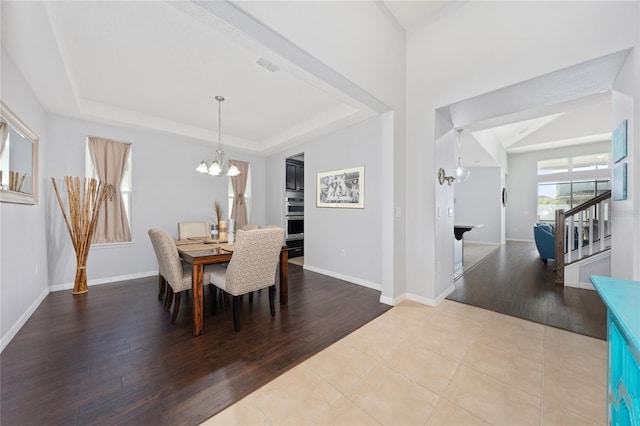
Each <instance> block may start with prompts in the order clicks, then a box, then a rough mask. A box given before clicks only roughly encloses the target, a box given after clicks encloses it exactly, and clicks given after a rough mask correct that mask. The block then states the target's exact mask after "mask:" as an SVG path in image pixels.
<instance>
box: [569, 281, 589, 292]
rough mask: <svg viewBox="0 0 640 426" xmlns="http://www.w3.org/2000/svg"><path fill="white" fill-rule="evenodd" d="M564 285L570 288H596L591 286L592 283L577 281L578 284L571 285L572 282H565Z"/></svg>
mask: <svg viewBox="0 0 640 426" xmlns="http://www.w3.org/2000/svg"><path fill="white" fill-rule="evenodd" d="M565 287H571V288H581V289H584V290H593V291H595V290H596V288H595V287H594V286H593V284H591V283H583V282H581V283H578V285H573V284H565Z"/></svg>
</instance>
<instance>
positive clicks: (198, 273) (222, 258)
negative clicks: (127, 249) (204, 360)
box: [177, 242, 289, 337]
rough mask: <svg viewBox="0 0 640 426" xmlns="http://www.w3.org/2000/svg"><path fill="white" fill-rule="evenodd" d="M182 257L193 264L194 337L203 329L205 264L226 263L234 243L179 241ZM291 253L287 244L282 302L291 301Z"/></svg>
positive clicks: (283, 257) (282, 254) (281, 273)
mask: <svg viewBox="0 0 640 426" xmlns="http://www.w3.org/2000/svg"><path fill="white" fill-rule="evenodd" d="M177 247H178V253H180V257H181V258H182V259H183V260H184V261H185V262H187V263H188V264H190V265H191V266H192V268H193V269H192V276H191V289H192V291H191V295H192V297H193V337H197V336H200V335H201V334H202V329H203V322H204V321H203V311H204V308H203V306H204V300H203V293H204V291H203V287H204V285H203V274H204V266H205V265H211V264H214V263H224V262H228V261H230V260H231V257H232V256H233V244H211V245H209V244H188V243H182V244H179V242H177ZM288 260H289V255H288V251H287V246H282V250H281V251H280V265H279V276H280V304H281V305H286V304H287V303H289V268H288Z"/></svg>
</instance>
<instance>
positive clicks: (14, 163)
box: [0, 100, 39, 204]
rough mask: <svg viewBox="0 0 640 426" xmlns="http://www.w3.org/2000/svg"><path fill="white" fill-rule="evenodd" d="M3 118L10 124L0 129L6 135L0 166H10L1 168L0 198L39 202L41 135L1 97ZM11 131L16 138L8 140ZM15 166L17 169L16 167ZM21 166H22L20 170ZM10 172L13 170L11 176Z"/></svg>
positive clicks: (19, 201)
mask: <svg viewBox="0 0 640 426" xmlns="http://www.w3.org/2000/svg"><path fill="white" fill-rule="evenodd" d="M0 120H1V121H3V122H5V123H7V124H8V126H9V129H8V131H0V137H4V138H5V140H2V141H0V142H1V143H0V164H1V166H0V170H2V169H7V170H2V174H1V175H0V176H2V178H1V184H2V187H1V189H0V201H1V202H4V203H18V204H38V143H39V139H38V136H37V135H36V134H35V133H34V132H33V131H31V129H29V127H28V126H27V125H26V124H25V123H24V122H23V121H22V120H20V118H19V117H18V116H17V115H16V114H15V113H14V112H13V111H11V109H10V108H9V107H8V106H7V105H6V104H5V103H4V102H3V101H2V100H0ZM9 134H11V135H12V137H13V138H14V140H11V141H10V143H9V144H6V143H5V142H6V138H7V135H9ZM2 135H4V136H2ZM12 145H13V147H12ZM12 150H13V151H12ZM29 153H30V157H31V158H29ZM21 157H22V158H21ZM13 168H16V170H15V171H14V170H13ZM18 168H19V169H20V170H17V169H18ZM10 172H13V176H11V177H10ZM10 180H11V185H10V184H9V182H10Z"/></svg>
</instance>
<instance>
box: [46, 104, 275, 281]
mask: <svg viewBox="0 0 640 426" xmlns="http://www.w3.org/2000/svg"><path fill="white" fill-rule="evenodd" d="M88 135H91V136H100V137H105V138H110V139H116V140H121V141H127V142H131V143H132V151H131V152H132V160H133V171H132V178H133V194H132V208H131V214H132V226H131V227H132V230H131V231H132V240H133V241H132V243H130V244H123V245H108V246H100V245H93V246H92V248H91V251H90V253H89V258H88V261H87V276H88V279H89V284H91V281H92V280H94V281H95V280H103V281H109V280H113V279H114V278H117V277H121V278H122V279H127V278H132V277H135V276H137V275H139V274H142V275H145V274H147V275H148V274H150V273H154V272H155V271H157V262H156V259H155V256H154V253H153V250H152V247H151V243H150V241H149V237H148V235H147V231H148V230H149V228H159V229H163V230H165V231H167V232H169V233H171V234H172V235H173V236H174V237H177V232H178V229H177V222H179V221H189V220H206V221H209V222H211V221H213V215H214V213H213V204H214V201H216V200H217V201H219V202H220V204H221V205H222V208H223V217H228V215H229V211H228V210H229V209H228V207H227V206H228V195H227V194H228V179H229V178H228V177H226V176H215V177H214V176H209V175H203V174H200V173H198V172H196V171H195V168H196V166H197V165H198V164H199V162H200V161H202V160H203V159H210V158H211V157H212V156H213V154H214V149H213V148H214V147H213V145H211V146H205V145H203V144H201V143H196V141H195V140H189V139H187V138H184V137H177V136H173V135H167V134H160V133H152V132H147V131H141V130H134V129H126V128H119V127H112V126H105V125H102V124H96V123H92V122H87V121H80V120H75V119H71V118H65V117H59V116H50V118H49V141H50V145H51V147H52V150H51V155H50V161H49V166H48V168H47V170H46V172H45V175H46V176H47V177H48V178H49V179H50V177H51V176H53V177H55V178H56V182H57V183H58V187H59V188H61V185H62V184H63V183H62V178H63V177H64V176H67V175H68V176H84V164H85V149H86V137H87V136H88ZM223 149H225V147H224V146H223ZM225 155H226V158H233V159H237V160H243V161H248V162H249V163H250V164H251V174H252V185H253V197H254V200H253V203H252V205H253V210H252V214H251V220H252V221H253V222H255V223H259V224H264V173H265V172H264V159H263V158H259V157H255V156H247V155H244V154H240V153H234V152H232V151H229V150H225ZM43 192H44V194H43V195H45V194H46V198H45V199H44V200H43V201H45V202H47V203H48V209H49V216H50V217H49V219H48V221H49V223H50V226H49V227H48V228H49V247H50V252H49V265H50V272H51V276H50V283H51V285H52V286H60V285H65V284H67V285H68V284H70V283H72V282H73V278H74V276H75V256H74V253H73V247H72V246H71V243H70V241H69V236H68V235H67V232H66V228H65V226H64V222H63V219H62V217H61V214H60V208H59V207H58V205H57V204H55V203H57V202H56V200H55V197H54V195H53V194H52V192H53V191H52V185H51V184H50V183H49V182H48V183H47V185H46V191H43ZM63 194H66V192H63ZM63 196H64V195H63Z"/></svg>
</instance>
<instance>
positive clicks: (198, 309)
mask: <svg viewBox="0 0 640 426" xmlns="http://www.w3.org/2000/svg"><path fill="white" fill-rule="evenodd" d="M203 273H204V265H193V271H192V277H191V295H192V296H193V337H197V336H199V335H201V334H202V322H203V315H202V311H203V304H204V301H203V300H202V299H203V298H202V275H203Z"/></svg>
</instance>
